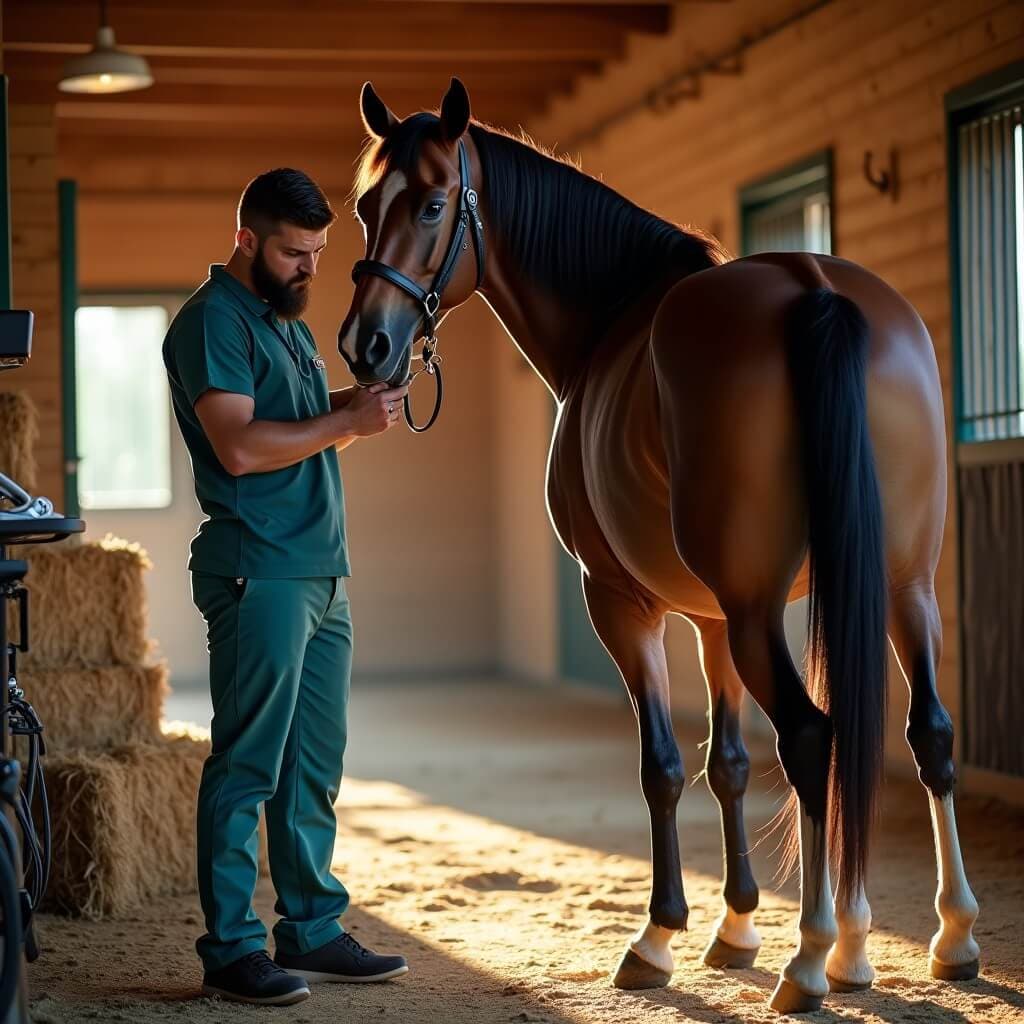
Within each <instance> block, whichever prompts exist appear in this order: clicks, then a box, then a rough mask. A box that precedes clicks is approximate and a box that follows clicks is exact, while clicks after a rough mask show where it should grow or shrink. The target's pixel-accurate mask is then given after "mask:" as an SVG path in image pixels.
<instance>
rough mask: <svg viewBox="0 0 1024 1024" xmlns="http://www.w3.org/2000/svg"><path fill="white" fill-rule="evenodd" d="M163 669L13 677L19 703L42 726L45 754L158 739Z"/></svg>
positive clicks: (30, 672)
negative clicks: (28, 708) (20, 695)
mask: <svg viewBox="0 0 1024 1024" xmlns="http://www.w3.org/2000/svg"><path fill="white" fill-rule="evenodd" d="M167 675H168V672H167V665H166V663H165V662H160V663H159V664H157V665H107V666H101V667H96V668H75V667H69V668H39V667H36V666H35V665H32V666H31V667H28V668H25V669H24V670H22V669H20V667H19V671H18V682H19V685H20V686H21V688H22V689H23V690H24V691H25V699H26V700H27V701H28V702H29V703H30V704H31V705H32V706H33V707H34V708H35V709H36V711H37V712H38V714H39V717H40V719H42V722H43V728H44V732H43V736H44V738H45V740H46V746H47V750H48V751H49V753H50V754H60V753H62V752H64V751H68V750H73V749H75V748H79V747H111V746H119V745H121V744H124V743H132V742H150V743H153V742H156V741H157V740H159V739H160V714H161V710H162V708H163V702H164V698H165V697H166V695H167V694H168V692H169V690H170V688H169V687H168V685H167Z"/></svg>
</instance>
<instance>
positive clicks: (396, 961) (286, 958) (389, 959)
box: [274, 932, 409, 981]
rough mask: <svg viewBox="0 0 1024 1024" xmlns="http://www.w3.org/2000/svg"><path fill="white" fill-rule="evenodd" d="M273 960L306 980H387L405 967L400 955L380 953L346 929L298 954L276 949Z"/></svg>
mask: <svg viewBox="0 0 1024 1024" xmlns="http://www.w3.org/2000/svg"><path fill="white" fill-rule="evenodd" d="M274 961H275V962H276V963H278V964H280V966H281V967H283V968H284V969H285V970H286V971H287V972H288V973H289V974H292V975H295V976H296V977H298V978H305V979H306V981H387V980H388V979H389V978H397V977H398V976H399V975H400V974H405V973H407V972H408V970H409V965H408V964H407V963H406V962H405V957H404V956H381V955H380V954H378V953H374V952H373V950H372V949H367V948H366V947H365V946H361V945H360V944H359V943H358V942H357V941H356V940H355V939H354V938H353V937H352V936H351V935H349V934H348V932H345V933H344V934H343V935H339V936H338V937H337V938H336V939H332V940H331V941H330V942H328V943H326V944H325V945H323V946H318V947H317V948H316V949H314V950H311V951H310V952H309V953H303V954H301V955H300V956H290V955H289V954H288V953H282V952H281V951H280V950H278V951H277V953H276V954H275V955H274Z"/></svg>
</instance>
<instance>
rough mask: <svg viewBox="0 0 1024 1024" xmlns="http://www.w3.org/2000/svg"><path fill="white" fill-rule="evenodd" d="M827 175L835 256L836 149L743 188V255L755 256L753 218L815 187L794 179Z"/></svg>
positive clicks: (740, 202)
mask: <svg viewBox="0 0 1024 1024" xmlns="http://www.w3.org/2000/svg"><path fill="white" fill-rule="evenodd" d="M819 168H820V169H821V170H822V171H824V174H823V175H822V176H821V180H822V182H823V185H824V188H825V190H826V191H827V192H828V232H829V253H828V255H831V256H835V255H836V254H837V247H836V203H835V188H834V185H835V174H834V169H833V152H832V147H831V146H828V147H826V148H825V149H819V150H817V151H816V152H814V153H811V154H809V155H808V156H806V157H803V158H802V159H800V160H797V161H796V162H794V163H790V164H787V165H786V166H785V167H782V168H780V169H779V170H777V171H773V172H772V173H770V174H766V175H761V176H760V177H758V178H755V179H754V180H753V181H749V182H747V183H746V184H745V185H741V186H740V189H739V195H738V206H739V224H740V255H741V256H750V255H754V254H753V253H751V251H750V242H751V239H750V216H751V214H753V213H755V212H757V211H758V210H760V209H763V208H764V207H765V206H767V205H769V204H770V203H773V202H775V201H776V200H777V199H781V198H782V197H783V196H786V195H797V194H799V193H800V192H801V191H803V190H804V189H807V188H808V186H809V185H810V184H811V183H812V181H813V180H814V179H809V180H808V181H807V182H805V183H801V182H799V181H797V182H796V183H795V184H794V179H799V178H800V177H801V176H807V175H809V173H810V172H811V171H817V170H818V169H819Z"/></svg>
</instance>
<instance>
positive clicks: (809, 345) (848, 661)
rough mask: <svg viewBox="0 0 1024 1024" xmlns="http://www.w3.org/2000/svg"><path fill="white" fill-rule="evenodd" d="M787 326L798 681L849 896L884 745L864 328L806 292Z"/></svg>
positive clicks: (820, 293)
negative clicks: (805, 632)
mask: <svg viewBox="0 0 1024 1024" xmlns="http://www.w3.org/2000/svg"><path fill="white" fill-rule="evenodd" d="M787 327H788V332H787V333H788V349H789V363H790V372H791V374H792V379H793V386H794V391H795V393H796V403H797V409H798V417H799V422H800V427H801V434H802V445H803V465H804V480H805V485H806V488H807V508H808V536H809V541H810V569H811V591H810V610H809V617H808V623H809V636H808V658H807V678H808V686H809V689H810V691H811V694H812V696H813V697H814V699H815V701H816V702H817V703H818V704H819V706H820V707H821V708H822V709H823V710H824V711H826V712H827V713H828V715H829V716H830V717H831V719H832V727H833V730H834V737H835V741H834V743H835V745H834V750H833V762H832V766H831V771H830V777H829V806H830V819H831V820H830V831H831V834H832V836H833V839H834V840H838V845H839V853H838V861H839V875H840V879H839V880H840V886H841V888H842V890H843V892H844V893H845V894H847V895H850V894H852V893H853V892H854V891H855V889H856V886H857V884H858V883H859V882H860V881H861V880H862V879H863V878H864V874H865V869H866V866H867V850H868V842H869V838H870V832H871V826H872V824H873V820H874V816H875V802H876V799H877V795H878V785H879V782H880V781H881V776H882V760H883V744H884V740H885V707H886V664H887V650H886V591H887V587H886V569H885V555H884V541H883V536H882V503H881V498H880V496H879V490H878V477H877V475H876V473H875V459H874V454H873V451H872V448H871V438H870V436H869V434H868V422H867V395H866V389H865V379H864V378H865V374H864V365H865V358H866V352H867V342H868V324H867V321H866V320H865V319H864V315H863V314H862V313H861V311H860V309H859V308H858V307H857V306H856V305H855V304H854V303H853V302H852V301H851V300H850V299H848V298H846V297H845V296H842V295H837V294H836V293H835V292H834V291H832V290H831V289H828V288H816V289H814V290H812V291H809V292H806V293H805V294H804V295H802V296H801V297H800V298H799V299H797V301H796V302H795V303H794V304H793V306H792V308H791V310H790V312H789V319H788V324H787Z"/></svg>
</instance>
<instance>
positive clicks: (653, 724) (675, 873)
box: [583, 579, 689, 988]
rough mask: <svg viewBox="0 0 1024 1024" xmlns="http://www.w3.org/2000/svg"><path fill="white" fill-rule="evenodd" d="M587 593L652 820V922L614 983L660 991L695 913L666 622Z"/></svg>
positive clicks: (602, 590)
mask: <svg viewBox="0 0 1024 1024" xmlns="http://www.w3.org/2000/svg"><path fill="white" fill-rule="evenodd" d="M583 589H584V593H585V594H586V598H587V608H588V610H589V612H590V618H591V621H592V622H593V623H594V629H595V630H596V632H597V635H598V636H599V637H600V638H601V642H602V643H603V644H604V646H605V647H606V648H607V650H608V653H609V654H610V655H611V656H612V659H613V660H614V661H615V664H616V665H617V666H618V668H619V671H620V672H621V673H622V678H623V680H624V681H625V684H626V688H627V689H628V691H629V696H630V700H631V702H632V704H633V709H634V711H635V712H636V717H637V722H638V724H639V727H640V784H641V787H642V789H643V794H644V799H645V800H646V801H647V806H648V808H649V810H650V814H651V853H652V862H653V878H652V884H651V902H650V920H649V921H648V923H647V925H646V927H644V929H643V930H642V931H640V932H638V933H637V935H636V936H634V938H633V939H632V940H631V942H630V943H629V946H628V948H627V949H626V953H625V955H624V956H623V958H622V962H621V963H620V964H619V968H618V971H617V972H616V974H615V985H616V986H617V987H619V988H657V987H660V986H663V985H667V984H668V982H669V980H670V979H671V977H672V971H673V969H674V966H675V965H674V961H673V959H672V950H671V948H670V945H669V943H670V941H671V938H672V935H673V933H674V932H676V931H680V930H684V929H685V928H686V919H687V915H688V913H689V910H688V908H687V906H686V898H685V896H684V894H683V876H682V870H681V868H680V865H679V837H678V834H677V832H676V804H677V803H678V802H679V796H680V794H681V793H682V791H683V784H684V781H685V780H684V776H683V762H682V758H681V757H680V755H679V747H678V746H677V745H676V740H675V735H674V733H673V731H672V718H671V714H670V710H669V681H668V665H667V663H666V660H665V643H664V636H665V617H664V613H663V612H658V613H657V614H650V613H647V612H645V610H643V609H641V608H640V606H639V605H638V603H637V602H636V601H635V600H633V599H632V597H630V596H627V595H626V594H623V593H620V592H619V591H618V590H616V589H613V588H611V587H605V586H603V585H601V584H599V583H596V582H594V581H593V580H592V579H587V580H586V581H585V583H584V588H583Z"/></svg>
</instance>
